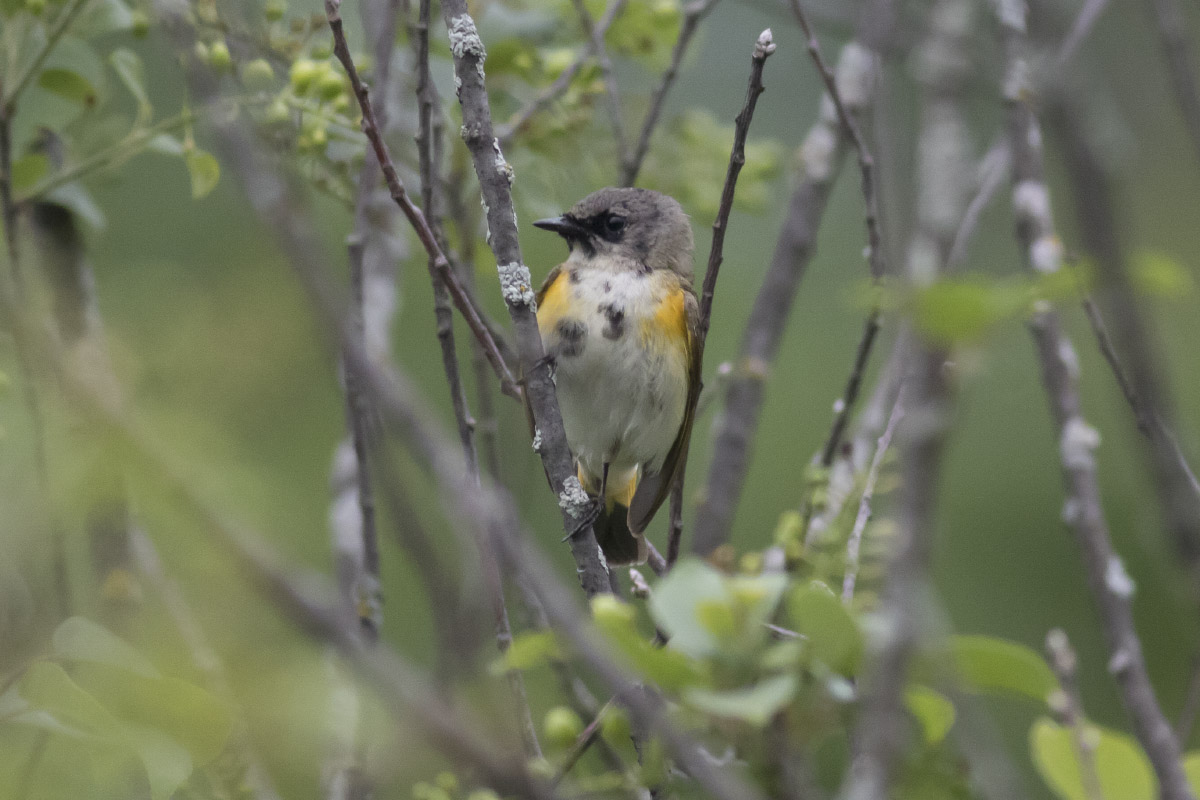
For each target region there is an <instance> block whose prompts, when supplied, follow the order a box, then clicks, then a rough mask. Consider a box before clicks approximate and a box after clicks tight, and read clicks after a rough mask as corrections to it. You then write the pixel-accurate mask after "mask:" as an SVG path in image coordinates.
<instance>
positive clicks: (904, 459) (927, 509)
mask: <svg viewBox="0 0 1200 800" xmlns="http://www.w3.org/2000/svg"><path fill="white" fill-rule="evenodd" d="M972 11H973V9H972V6H971V4H970V3H969V2H966V1H965V0H937V1H936V2H935V3H934V5H933V6H932V8H931V9H930V12H929V17H928V26H929V29H928V33H927V36H926V40H925V42H924V43H923V45H922V46H921V47H920V49H919V50H918V52H919V53H921V54H922V56H923V60H922V63H921V64H920V67H919V68H918V70H917V75H918V78H919V81H920V84H921V89H922V123H921V133H920V136H919V139H918V159H917V175H918V181H919V185H918V189H917V192H918V194H917V196H918V198H919V202H918V207H917V226H916V230H915V232H914V235H913V238H912V241H911V242H910V245H909V259H908V273H909V280H910V281H911V282H912V283H913V284H914V285H915V286H925V285H929V284H930V283H932V282H933V281H935V280H936V279H937V278H938V276H939V275H940V274H942V272H943V271H944V270H945V268H946V264H947V259H948V257H949V254H950V249H951V247H952V246H953V243H954V235H955V233H956V232H957V230H958V227H959V225H960V223H961V218H962V213H963V209H964V208H965V206H966V202H965V201H966V197H967V194H968V187H969V183H970V180H969V171H970V166H969V164H970V163H971V159H970V156H969V144H968V142H969V136H968V134H967V126H966V122H965V120H964V118H963V115H962V109H961V102H962V93H963V89H964V87H965V85H966V81H967V79H968V77H969V69H970V64H971V60H970V58H968V57H967V55H966V52H965V50H966V47H967V42H968V37H969V35H970V31H971V24H972ZM946 357H947V354H946V352H945V351H944V350H942V349H940V348H936V347H934V346H932V345H930V344H928V343H925V342H918V343H916V346H915V352H914V353H913V358H912V367H913V370H912V374H911V375H910V376H909V377H908V378H907V380H906V386H907V389H906V397H907V399H906V401H905V404H906V409H907V413H906V424H905V425H904V426H903V427H902V428H901V432H902V435H901V441H902V446H901V450H900V462H901V470H902V473H903V479H904V491H903V500H902V513H901V518H900V531H899V533H898V537H897V538H898V541H897V542H896V545H895V550H894V552H893V554H892V556H891V559H890V562H889V564H888V569H887V578H886V582H885V586H884V598H883V601H882V603H881V607H882V614H883V619H882V620H881V622H882V626H881V627H882V631H883V635H882V637H881V640H880V644H879V645H878V649H877V652H876V653H875V654H874V658H873V659H872V662H871V665H870V667H869V668H868V670H867V677H866V679H865V680H864V687H865V688H864V694H863V701H862V706H861V710H860V712H859V718H858V723H857V726H856V729H855V736H856V741H857V742H858V744H859V749H858V753H857V754H856V755H855V756H854V758H853V760H852V762H851V769H850V773H849V776H848V778H847V781H846V783H845V784H844V785H843V791H842V794H841V796H842V797H843V798H845V799H846V800H875V798H880V797H886V796H887V795H888V794H889V789H890V787H891V785H892V781H893V779H894V774H895V768H896V765H897V762H898V758H899V756H900V751H901V745H902V742H903V737H904V726H905V712H904V704H903V697H904V687H905V685H906V683H907V678H908V671H909V664H910V662H911V659H912V656H913V654H914V652H915V651H916V649H917V647H918V646H919V644H920V640H921V638H922V627H923V626H924V624H925V620H924V618H923V616H924V612H925V605H926V595H927V592H928V570H929V565H930V560H931V558H932V551H933V533H934V512H935V507H936V500H937V486H938V479H939V476H940V471H941V466H942V452H943V449H944V446H945V441H946V437H947V434H948V431H949V427H950V416H951V413H952V407H953V402H954V398H953V391H952V388H951V386H950V383H949V379H948V376H947V374H946V370H945V362H946Z"/></svg>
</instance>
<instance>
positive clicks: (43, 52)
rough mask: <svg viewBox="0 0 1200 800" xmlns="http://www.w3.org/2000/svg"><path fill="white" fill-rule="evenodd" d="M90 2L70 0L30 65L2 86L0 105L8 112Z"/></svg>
mask: <svg viewBox="0 0 1200 800" xmlns="http://www.w3.org/2000/svg"><path fill="white" fill-rule="evenodd" d="M87 4H88V0H70V2H69V3H68V4H67V5H66V7H64V8H63V10H62V11H60V12H58V16H57V17H55V19H54V22H53V23H51V25H50V30H48V31H47V32H46V40H45V42H43V43H42V45H41V47H40V48H39V49H38V51H37V54H36V55H34V57H33V58H32V59H31V60H30V62H29V65H28V66H27V67H25V69H24V70H22V71H21V72H18V73H17V75H16V77H15V78H13V80H12V83H11V84H9V85H5V86H3V87H0V88H2V89H3V92H2V93H0V107H2V108H3V109H4V111H5V113H6V114H10V115H11V113H12V110H13V108H15V107H16V104H17V100H18V99H19V98H20V96H21V92H23V91H25V89H26V87H28V86H29V82H30V81H31V80H33V78H34V77H35V76H36V75H37V74H38V73H39V72H41V70H42V65H43V64H45V63H46V59H47V58H49V57H50V53H52V52H53V51H54V48H55V47H57V46H58V43H59V41H61V40H62V37H63V36H64V35H65V34H66V32H67V30H68V29H69V28H70V27H71V23H72V22H74V21H75V17H77V16H78V15H79V12H80V11H82V10H83V8H84V6H86V5H87Z"/></svg>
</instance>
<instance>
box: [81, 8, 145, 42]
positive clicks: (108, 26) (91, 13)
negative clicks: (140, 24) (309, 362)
mask: <svg viewBox="0 0 1200 800" xmlns="http://www.w3.org/2000/svg"><path fill="white" fill-rule="evenodd" d="M132 26H133V13H132V12H131V11H130V10H129V6H128V5H126V4H125V2H124V0H90V2H88V3H87V5H86V6H85V7H84V9H83V11H81V12H80V13H79V16H78V17H77V18H76V20H75V22H74V23H73V24H72V25H71V29H72V30H73V31H74V32H75V34H76V35H77V36H82V37H84V38H88V39H90V38H93V37H96V36H103V35H104V34H106V33H114V32H115V31H125V30H129V28H131V27H132Z"/></svg>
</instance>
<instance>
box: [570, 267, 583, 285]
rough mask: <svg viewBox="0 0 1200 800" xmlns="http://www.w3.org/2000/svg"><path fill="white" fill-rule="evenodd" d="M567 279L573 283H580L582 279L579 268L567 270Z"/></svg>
mask: <svg viewBox="0 0 1200 800" xmlns="http://www.w3.org/2000/svg"><path fill="white" fill-rule="evenodd" d="M567 280H569V281H570V282H571V283H579V280H580V278H579V270H577V269H572V270H568V271H567Z"/></svg>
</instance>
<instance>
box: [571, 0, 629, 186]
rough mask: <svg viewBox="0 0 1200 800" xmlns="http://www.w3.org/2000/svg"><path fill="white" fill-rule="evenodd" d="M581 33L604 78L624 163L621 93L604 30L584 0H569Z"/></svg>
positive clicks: (619, 154) (619, 156)
mask: <svg viewBox="0 0 1200 800" xmlns="http://www.w3.org/2000/svg"><path fill="white" fill-rule="evenodd" d="M571 2H572V4H573V5H574V6H575V13H576V15H578V17H579V24H580V26H581V27H582V28H583V34H584V36H586V37H587V38H588V39H589V40H590V41H591V42H592V51H593V52H594V53H595V56H596V63H598V64H599V65H600V76H601V77H602V78H603V79H604V96H605V97H606V98H607V99H608V112H609V117H610V120H609V122H610V123H611V124H612V131H613V143H614V144H615V145H616V148H617V159H618V163H622V164H623V163H625V158H626V154H627V152H628V149H629V143H628V142H627V141H626V139H625V116H624V113H623V111H622V107H621V93H620V89H619V87H618V86H617V79H616V76H615V75H613V64H612V59H611V58H609V56H608V48H607V47H606V46H605V45H604V31H602V30H600V29H599V28H597V27H596V25H595V23H594V22H593V21H592V15H591V12H589V11H588V9H587V4H586V3H584V0H571Z"/></svg>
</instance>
